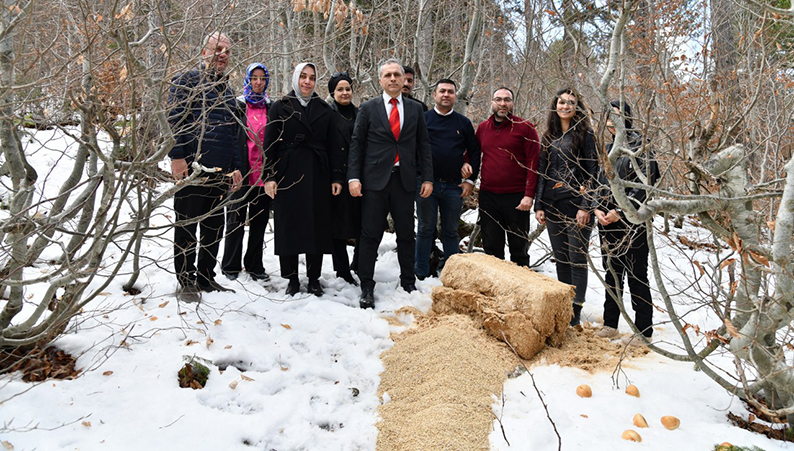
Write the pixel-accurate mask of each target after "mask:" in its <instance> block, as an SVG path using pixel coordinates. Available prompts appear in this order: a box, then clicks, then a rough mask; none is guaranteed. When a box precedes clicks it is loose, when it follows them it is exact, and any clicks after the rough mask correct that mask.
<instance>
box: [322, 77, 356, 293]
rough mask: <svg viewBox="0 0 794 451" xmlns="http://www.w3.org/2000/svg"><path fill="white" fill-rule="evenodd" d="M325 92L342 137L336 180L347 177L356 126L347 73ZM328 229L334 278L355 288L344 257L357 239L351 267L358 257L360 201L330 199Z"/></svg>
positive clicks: (331, 82) (344, 196)
mask: <svg viewBox="0 0 794 451" xmlns="http://www.w3.org/2000/svg"><path fill="white" fill-rule="evenodd" d="M328 93H329V94H330V95H331V97H332V98H333V101H331V103H330V106H331V109H332V110H334V111H336V112H337V113H338V115H337V125H338V126H339V134H340V137H341V148H340V150H341V152H340V157H341V164H340V165H339V168H338V170H340V171H341V172H340V173H339V174H338V177H337V178H339V179H342V180H344V179H345V178H346V176H347V155H348V152H349V150H350V139H351V137H352V136H353V126H354V125H355V124H356V115H357V114H358V108H356V106H355V105H354V104H353V80H352V79H351V78H350V75H349V74H348V73H347V72H338V73H335V74H333V75H332V76H331V78H330V79H329V80H328ZM331 215H332V218H333V219H332V221H331V230H332V234H333V238H334V239H333V241H334V250H333V253H332V254H331V257H332V258H333V262H334V271H336V277H341V278H342V279H344V280H345V281H346V282H347V283H349V284H352V285H356V286H358V282H356V279H354V278H353V275H352V274H351V273H350V269H351V265H350V260H349V258H348V256H347V242H348V240H351V239H354V240H356V252H355V254H354V255H353V268H355V263H356V260H357V257H358V239H359V236H360V235H361V199H360V198H358V197H353V196H351V195H350V191H349V190H346V189H343V190H342V192H341V193H340V194H339V195H338V196H334V197H333V198H332V199H331Z"/></svg>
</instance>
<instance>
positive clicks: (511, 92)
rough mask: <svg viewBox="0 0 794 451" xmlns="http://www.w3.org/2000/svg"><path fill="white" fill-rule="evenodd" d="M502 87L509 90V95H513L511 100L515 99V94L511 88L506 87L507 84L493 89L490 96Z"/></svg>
mask: <svg viewBox="0 0 794 451" xmlns="http://www.w3.org/2000/svg"><path fill="white" fill-rule="evenodd" d="M502 89H504V90H506V91H510V96H511V97H513V100H515V99H516V95H515V94H514V93H513V90H512V89H510V88H508V87H507V86H500V87H498V88H496V89H494V90H493V92H492V93H491V97H493V95H494V94H496V91H501V90H502Z"/></svg>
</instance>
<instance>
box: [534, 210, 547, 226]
mask: <svg viewBox="0 0 794 451" xmlns="http://www.w3.org/2000/svg"><path fill="white" fill-rule="evenodd" d="M535 219H537V221H538V223H540V224H546V212H545V211H543V210H538V211H536V212H535Z"/></svg>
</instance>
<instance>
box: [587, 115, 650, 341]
mask: <svg viewBox="0 0 794 451" xmlns="http://www.w3.org/2000/svg"><path fill="white" fill-rule="evenodd" d="M610 106H611V107H612V112H613V114H612V115H611V116H614V115H622V116H623V120H624V123H625V125H626V138H627V141H628V147H629V149H631V151H632V152H638V151H639V150H640V149H641V148H642V145H643V139H642V135H640V133H639V132H638V131H637V130H634V129H633V124H632V121H631V107H630V106H629V104H628V103H625V102H624V103H623V104H622V108H621V103H620V102H619V101H613V102H612V103H610ZM606 125H607V130H609V132H610V133H611V134H612V136H613V137H614V136H615V123H614V121H613V120H612V119H611V118H610V119H608V120H607V123H606ZM611 150H612V143H609V144H607V146H606V150H605V151H606V153H607V154H609V152H610V151H611ZM635 160H636V161H637V163H638V165H640V166H641V167H640V168H639V169H640V170H642V172H643V175H644V176H645V177H647V179H646V180H647V182H648V184H649V185H653V184H655V183H656V180H657V179H658V178H659V166H658V165H657V163H656V160H655V158H654V156H653V152H652V151H651V150H650V149H646V152H645V153H644V154H642V155H641V156H639V157H637V158H635ZM637 169H638V168H636V167H635V166H634V165H633V164H632V162H631V157H630V156H629V155H626V154H622V155H620V156H619V157H618V158H617V160H616V161H615V165H614V172H615V175H616V176H617V177H618V178H620V179H622V180H624V181H628V182H640V180H641V178H640V176H639V174H638V172H637ZM643 178H644V177H643ZM599 182H600V184H601V186H600V189H599V196H598V200H599V203H598V207H597V208H596V210H595V216H596V219H597V220H598V230H599V235H600V237H601V254H602V256H603V265H604V271H605V272H606V274H605V276H604V279H605V282H606V285H607V289H606V298H605V300H604V327H603V328H602V329H601V330H599V331H598V332H596V333H595V335H596V336H599V337H604V338H615V337H617V336H618V335H619V334H618V320H619V319H620V307H619V306H618V302H623V296H622V295H623V286H624V285H623V279H624V276H626V275H628V279H629V290H630V291H631V307H632V308H633V309H634V324H636V325H637V328H638V329H639V330H640V332H642V334H643V335H644V336H645V337H646V338H650V337H651V335H653V327H652V324H653V302H652V299H651V289H650V286H649V284H648V229H647V227H646V226H645V224H632V223H630V222H629V221H628V220H626V217H625V216H624V215H623V211H622V210H621V209H620V206H619V205H618V204H617V202H616V201H615V197H614V196H613V195H612V190H611V188H610V186H609V181H608V180H607V178H606V174H604V172H603V171H601V173H600V174H599ZM626 196H628V198H629V200H630V201H631V202H632V203H634V204H635V207H639V206H640V205H641V204H642V203H643V202H645V199H646V197H647V193H646V192H645V190H644V189H641V188H626ZM631 343H640V341H638V340H634V341H632V342H631Z"/></svg>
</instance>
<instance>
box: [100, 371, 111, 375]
mask: <svg viewBox="0 0 794 451" xmlns="http://www.w3.org/2000/svg"><path fill="white" fill-rule="evenodd" d="M111 374H113V371H105V372H104V373H102V375H103V376H110V375H111Z"/></svg>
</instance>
